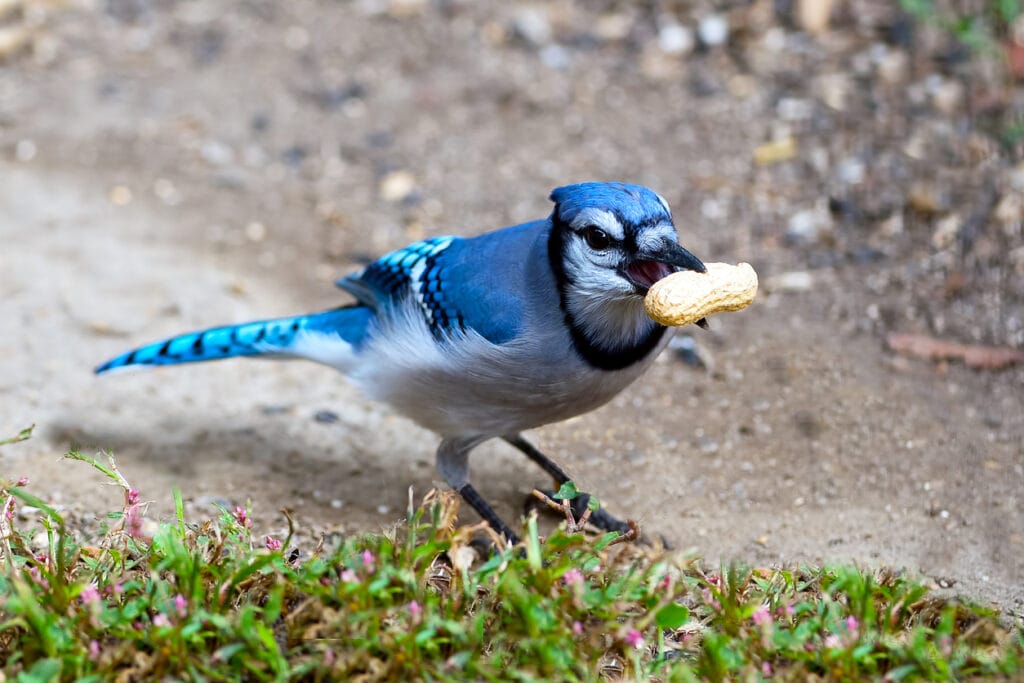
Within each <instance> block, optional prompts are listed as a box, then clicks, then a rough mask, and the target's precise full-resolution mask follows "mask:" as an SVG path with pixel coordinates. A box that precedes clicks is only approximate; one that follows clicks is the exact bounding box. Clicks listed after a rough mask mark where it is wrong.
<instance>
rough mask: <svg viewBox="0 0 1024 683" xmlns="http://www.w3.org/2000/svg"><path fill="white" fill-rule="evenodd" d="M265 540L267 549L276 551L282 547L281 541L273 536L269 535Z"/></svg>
mask: <svg viewBox="0 0 1024 683" xmlns="http://www.w3.org/2000/svg"><path fill="white" fill-rule="evenodd" d="M263 542H264V544H266V546H267V550H269V551H270V552H272V553H276V552H277V551H278V550H280V549H281V541H279V540H277V539H276V538H274V537H273V536H267V537H266V539H265V540H264V541H263Z"/></svg>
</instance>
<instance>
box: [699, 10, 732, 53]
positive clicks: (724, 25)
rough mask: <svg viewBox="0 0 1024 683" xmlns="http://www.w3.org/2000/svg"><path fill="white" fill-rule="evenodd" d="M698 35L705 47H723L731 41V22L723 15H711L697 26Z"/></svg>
mask: <svg viewBox="0 0 1024 683" xmlns="http://www.w3.org/2000/svg"><path fill="white" fill-rule="evenodd" d="M697 35H698V36H699V37H700V41H701V42H702V43H704V44H705V45H708V46H710V47H714V46H716V45H722V44H723V43H725V41H727V40H728V39H729V20H728V19H726V18H725V17H724V16H722V15H721V14H709V15H708V16H706V17H704V18H703V19H701V20H700V22H699V23H698V24H697Z"/></svg>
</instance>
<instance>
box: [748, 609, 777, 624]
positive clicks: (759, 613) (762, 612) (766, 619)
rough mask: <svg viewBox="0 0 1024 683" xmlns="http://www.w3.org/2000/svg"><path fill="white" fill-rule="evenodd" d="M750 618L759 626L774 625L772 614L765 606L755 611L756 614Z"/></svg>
mask: <svg viewBox="0 0 1024 683" xmlns="http://www.w3.org/2000/svg"><path fill="white" fill-rule="evenodd" d="M750 618H751V619H753V621H754V624H756V625H757V626H764V625H766V624H769V625H770V624H771V623H772V613H771V612H770V611H768V608H767V607H766V606H764V605H761V606H760V607H758V608H757V609H756V610H754V613H753V614H752V615H750Z"/></svg>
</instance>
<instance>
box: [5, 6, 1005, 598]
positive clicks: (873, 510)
mask: <svg viewBox="0 0 1024 683" xmlns="http://www.w3.org/2000/svg"><path fill="white" fill-rule="evenodd" d="M1021 78H1024V19H1022V18H1021V15H1020V6H1019V3H1018V1H1017V0H978V1H973V2H972V1H965V2H931V1H929V0H903V2H882V1H877V2H876V1H869V0H835V1H834V2H829V1H828V0H793V1H792V2H790V1H787V0H776V1H774V2H772V1H768V0H753V1H751V2H728V3H714V2H676V1H672V0H665V1H663V2H625V1H613V0H603V1H601V0H593V1H588V2H583V1H582V0H581V1H577V2H571V1H564V0H557V1H554V2H546V3H544V2H533V3H527V2H471V1H469V0H355V1H351V2H345V1H340V0H294V1H291V2H287V3H280V2H270V1H269V0H246V1H244V2H243V1H240V0H238V1H231V0H208V1H199V0H179V1H175V0H107V1H105V2H104V1H102V0H83V1H81V2H74V1H69V2H59V1H58V0H53V1H44V0H0V316H2V320H3V321H4V323H3V331H2V332H0V359H2V360H0V428H2V429H3V430H4V435H7V434H8V433H9V434H11V435H13V434H14V433H16V432H17V430H18V429H20V428H22V427H24V426H27V425H28V424H31V423H36V424H37V425H38V427H37V431H36V437H35V438H34V439H32V440H31V441H29V442H26V443H22V444H18V445H17V446H13V447H8V448H5V449H4V450H3V451H2V452H0V471H2V472H3V474H4V476H11V477H18V476H22V475H30V476H31V478H32V481H33V486H34V487H35V489H36V491H35V492H36V493H37V494H38V495H44V496H46V497H49V498H51V499H53V500H55V501H57V502H58V503H59V504H60V505H62V506H64V508H65V510H66V511H67V512H68V514H69V515H72V516H74V517H75V518H76V519H78V520H79V523H80V525H81V527H82V528H83V529H84V530H88V529H89V528H91V527H92V526H93V525H95V524H96V520H95V517H94V516H95V514H97V513H98V512H99V511H102V510H106V509H109V508H107V507H105V505H108V504H110V501H114V502H115V503H116V499H117V497H118V493H117V492H116V491H113V490H107V489H106V488H104V487H102V486H100V484H99V482H98V481H95V480H94V479H95V478H94V477H92V476H91V475H92V473H91V472H88V471H86V470H85V469H84V466H82V467H79V466H76V465H74V464H68V463H63V462H60V461H58V460H57V457H58V456H59V455H60V453H61V452H63V451H64V450H65V449H67V448H69V447H71V446H73V445H76V446H80V447H82V448H83V449H86V450H90V449H93V450H94V449H107V448H109V449H112V450H113V451H114V452H115V453H116V454H117V455H118V456H119V462H120V464H121V467H122V469H123V470H124V472H125V475H126V476H127V477H128V478H129V480H131V481H132V483H133V484H134V485H136V486H137V487H138V488H140V489H141V490H142V491H143V496H144V497H146V498H148V499H151V500H153V501H154V503H153V507H152V510H153V513H154V515H157V516H158V515H160V514H164V513H166V512H167V511H168V510H169V509H170V507H171V496H170V491H171V487H174V486H177V487H180V488H181V489H182V490H183V492H184V494H185V498H186V503H187V506H188V509H189V511H190V514H194V515H205V514H210V512H211V510H212V507H211V505H212V503H214V502H222V503H230V504H244V503H245V502H246V501H247V500H251V501H252V504H253V508H254V513H255V514H254V517H255V519H256V520H257V521H258V523H259V524H262V525H263V526H264V527H265V528H266V530H267V532H268V533H271V532H273V533H277V532H278V530H279V529H280V528H281V527H282V526H283V519H282V518H281V516H280V515H279V514H278V513H277V512H276V510H277V509H278V508H279V507H281V506H289V507H291V508H293V509H294V510H295V511H296V517H297V519H298V520H299V521H300V525H301V526H302V527H303V529H304V533H306V534H308V535H309V536H316V534H317V533H318V532H319V530H320V529H323V528H330V529H335V530H338V531H340V532H345V533H347V532H351V531H353V530H358V529H367V528H379V527H381V526H384V525H387V524H389V523H391V522H393V521H394V520H395V519H397V518H399V517H400V516H401V515H402V514H403V511H404V509H405V505H406V503H405V501H406V497H407V487H408V486H409V485H410V484H412V485H413V486H414V489H415V491H416V493H417V495H422V494H423V493H425V492H426V491H427V490H428V489H429V488H430V486H431V485H433V483H434V482H435V481H436V479H437V476H436V475H435V474H434V471H433V462H432V460H433V449H434V445H435V441H434V439H433V437H431V436H430V435H428V434H426V433H424V432H421V431H419V430H417V429H416V428H415V427H413V426H412V425H410V424H409V423H407V422H404V421H403V420H400V419H398V418H395V417H394V416H392V415H390V414H389V413H388V412H387V411H386V409H384V408H382V407H381V406H377V405H374V404H371V403H369V402H367V401H366V400H365V399H363V398H362V397H361V396H359V395H358V394H357V393H356V392H354V391H353V390H352V389H351V388H350V387H348V386H347V385H346V384H345V383H344V381H343V380H342V379H341V378H340V377H338V376H335V375H333V374H331V373H330V372H329V371H327V370H325V369H321V368H317V367H313V366H307V365H300V364H271V363H253V362H248V363H247V362H244V361H232V362H229V363H222V364H216V365H207V366H191V367H187V368H179V369H170V370H162V371H157V372H149V373H136V374H130V375H121V376H118V377H104V378H102V379H97V378H94V377H93V376H92V375H91V368H92V367H93V366H95V365H96V364H97V363H99V362H100V361H102V360H104V359H106V358H107V357H109V356H111V355H112V354H114V353H116V352H119V351H122V350H124V349H126V348H129V347H131V346H133V345H136V344H139V343H143V342H146V341H151V340H153V339H156V338H159V337H161V336H164V335H168V334H173V333H177V332H181V331H184V330H188V329H193V328H197V327H203V326H209V325H213V324H218V323H225V322H234V321H241V320H246V319H251V318H261V317H269V316H273V315H279V314H287V313H296V312H300V311H307V310H315V309H318V308H326V307H330V306H333V305H337V304H338V303H341V302H344V301H345V299H344V297H343V296H342V295H341V294H340V293H339V292H337V291H336V290H334V288H333V286H332V282H333V280H334V279H336V278H337V277H339V276H341V275H343V274H345V273H346V272H349V271H350V270H353V269H356V268H358V267H359V266H360V265H361V264H362V263H365V261H366V260H367V259H370V258H373V257H375V256H377V255H380V254H382V253H384V252H386V251H388V250H391V249H394V248H397V247H400V246H402V245H404V244H406V243H408V242H409V241H411V240H415V239H420V238H422V237H426V236H430V235H437V234H463V235H469V234H474V233H478V232H483V231H485V230H490V229H494V228H498V227H501V226H504V225H508V224H512V223H516V222H522V221H526V220H531V219H534V218H538V217H542V216H545V215H547V214H548V213H549V212H550V203H549V202H548V200H547V196H548V194H549V192H550V190H551V189H552V188H553V187H555V186H558V185H564V184H567V183H571V182H578V181H584V180H624V181H629V182H636V183H641V184H645V185H648V186H650V187H652V188H654V189H655V190H657V191H658V192H660V193H662V194H663V195H664V196H665V197H666V198H667V199H668V200H669V202H670V203H671V204H672V206H673V208H674V213H675V216H676V222H677V226H678V228H679V232H680V235H681V241H682V242H683V243H684V244H685V245H686V246H687V247H688V248H690V249H691V251H693V252H694V253H696V254H698V255H699V256H700V257H701V258H703V259H705V260H712V261H749V262H751V263H752V264H753V265H754V266H755V268H756V269H757V270H758V272H759V274H760V277H761V283H762V290H761V295H760V299H759V301H758V303H757V304H756V305H755V306H754V307H752V308H751V309H749V310H748V311H746V312H744V313H741V314H735V315H729V316H721V317H719V318H716V319H714V320H713V321H712V328H713V329H712V332H711V333H710V334H706V333H699V332H698V333H695V334H694V336H693V337H692V338H690V339H687V338H684V339H682V341H681V344H680V345H678V346H677V347H676V349H675V350H674V351H673V352H671V353H667V354H665V356H664V357H663V358H662V359H660V361H659V362H658V364H657V365H656V366H655V368H654V370H652V372H651V373H650V374H649V375H648V376H646V377H645V378H643V379H642V380H640V382H638V384H637V385H636V386H635V387H633V388H632V389H631V390H630V391H629V392H627V393H626V394H624V395H623V396H621V397H619V398H618V399H616V401H615V402H614V403H613V404H612V405H611V406H609V407H606V408H604V409H602V410H600V411H598V412H597V413H595V414H593V415H590V416H584V417H581V418H578V419H576V420H573V421H570V422H568V423H565V424H562V425H559V426H554V427H550V428H547V429H544V430H540V431H539V432H538V434H536V435H535V438H536V439H538V441H539V443H540V445H541V447H542V448H543V449H545V450H547V451H548V452H549V453H551V454H552V455H554V456H556V457H557V459H559V460H560V461H561V462H562V463H563V464H565V465H566V466H567V468H568V469H569V470H570V471H571V472H573V473H575V474H576V475H577V480H578V481H580V482H581V483H582V484H584V486H583V488H585V489H587V490H591V491H594V492H595V493H597V494H599V495H600V496H601V498H602V500H603V501H604V502H605V503H606V504H607V505H608V507H609V508H611V509H612V510H613V511H616V512H619V513H624V514H626V515H629V516H633V517H636V518H637V519H639V520H640V521H641V523H642V524H643V525H644V527H645V528H647V529H649V530H653V531H656V532H659V533H662V534H664V535H665V536H666V537H667V538H668V539H669V540H671V541H672V542H673V543H674V544H675V545H677V546H680V547H691V546H692V547H695V548H696V549H697V550H698V551H700V552H702V553H704V554H705V555H706V556H708V557H709V558H714V559H717V558H726V559H739V560H741V561H744V562H747V563H755V562H791V561H796V560H804V559H809V560H814V561H821V560H829V559H852V560H855V561H859V562H863V563H866V564H875V563H888V564H894V565H896V566H905V567H909V568H911V569H913V570H915V571H920V572H923V573H925V575H927V576H930V577H932V578H933V579H934V581H935V582H936V583H937V584H938V585H940V586H943V587H951V588H953V589H954V590H964V591H969V592H972V593H974V594H978V595H982V596H985V597H989V598H992V599H995V600H997V601H999V602H1000V603H1002V604H1003V605H1004V606H1005V607H1007V608H1009V609H1011V610H1013V609H1016V610H1018V611H1019V610H1020V609H1021V605H1022V604H1024V590H1022V588H1021V586H1024V568H1022V565H1021V563H1020V562H1019V557H1021V556H1022V555H1024V500H1022V495H1021V491H1022V490H1024V366H1022V363H1021V361H1022V358H1024V352H1022V349H1024V237H1022V227H1021V226H1022V211H1024V165H1022V159H1024V93H1022V92H1021V90H1020V87H1019V79H1021ZM907 335H914V336H907ZM474 477H475V479H476V481H477V482H478V484H479V486H478V488H480V489H482V491H483V492H484V493H485V495H487V496H488V497H490V498H492V499H493V500H495V501H497V502H499V503H500V505H499V511H500V512H501V513H502V514H503V515H504V516H506V517H513V518H514V516H515V515H517V514H518V512H519V511H520V510H521V503H522V500H523V498H524V497H525V495H526V494H527V493H528V491H529V490H530V489H531V488H532V487H533V486H536V485H539V484H544V483H546V482H545V481H544V478H543V476H542V475H541V474H540V473H539V472H538V471H536V470H535V469H533V468H532V466H530V465H528V464H527V463H526V462H525V461H523V460H522V458H521V457H519V456H517V455H516V454H514V453H511V452H509V451H508V450H507V449H504V448H503V447H501V446H498V445H494V446H489V447H485V448H483V449H481V450H480V452H479V453H477V454H476V455H475V458H474ZM27 514H31V512H29V513H27ZM469 515H470V513H468V512H467V513H466V518H467V520H469V519H471V518H470V516H469Z"/></svg>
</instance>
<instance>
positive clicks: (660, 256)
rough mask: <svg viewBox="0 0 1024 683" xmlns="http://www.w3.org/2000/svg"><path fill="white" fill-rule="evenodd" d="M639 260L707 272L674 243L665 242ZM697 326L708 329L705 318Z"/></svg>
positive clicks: (699, 263)
mask: <svg viewBox="0 0 1024 683" xmlns="http://www.w3.org/2000/svg"><path fill="white" fill-rule="evenodd" d="M640 258H642V259H645V260H648V261H654V262H656V263H663V264H665V265H666V266H672V267H673V268H680V269H682V270H694V271H696V272H698V273H706V272H708V269H707V268H706V267H705V266H704V263H703V262H702V261H701V260H700V259H699V258H697V257H696V256H694V255H693V254H691V253H690V252H689V251H687V250H686V249H684V248H683V247H682V246H680V245H679V244H678V243H676V242H669V241H665V242H663V243H662V244H661V247H660V248H658V249H656V250H654V251H649V252H644V253H642V254H640ZM697 326H698V327H700V328H701V329H704V330H707V329H710V327H709V325H708V321H707V318H701V319H700V320H698V321H697Z"/></svg>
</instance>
